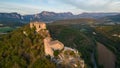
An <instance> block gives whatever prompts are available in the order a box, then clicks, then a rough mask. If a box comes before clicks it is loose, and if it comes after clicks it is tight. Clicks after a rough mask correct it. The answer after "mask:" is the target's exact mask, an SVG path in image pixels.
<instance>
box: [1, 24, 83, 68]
mask: <svg viewBox="0 0 120 68" xmlns="http://www.w3.org/2000/svg"><path fill="white" fill-rule="evenodd" d="M65 46H66V45H65ZM65 46H64V44H63V43H62V42H60V41H58V40H53V39H52V37H50V34H49V31H48V30H47V29H46V25H45V23H41V22H32V23H30V24H29V25H26V26H24V27H21V28H18V29H17V30H14V31H13V32H10V33H9V34H6V35H1V36H0V67H2V68H26V67H27V68H68V67H69V68H76V67H78V68H79V67H81V68H84V67H85V63H84V60H83V59H82V58H81V55H80V52H78V51H77V50H76V49H72V48H70V47H65Z"/></svg>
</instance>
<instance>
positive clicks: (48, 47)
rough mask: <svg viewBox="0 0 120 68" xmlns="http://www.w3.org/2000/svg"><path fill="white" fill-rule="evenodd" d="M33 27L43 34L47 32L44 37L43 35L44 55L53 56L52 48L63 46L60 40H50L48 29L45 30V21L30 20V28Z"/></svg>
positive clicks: (61, 47)
mask: <svg viewBox="0 0 120 68" xmlns="http://www.w3.org/2000/svg"><path fill="white" fill-rule="evenodd" d="M34 27H35V29H36V32H38V33H40V31H43V32H44V33H45V34H47V35H46V37H44V52H45V55H50V56H51V57H54V50H62V49H63V48H64V45H63V44H62V43H61V42H60V41H58V40H52V38H51V37H50V34H49V32H48V30H46V24H45V23H43V22H31V23H30V28H34ZM40 34H41V33H40Z"/></svg>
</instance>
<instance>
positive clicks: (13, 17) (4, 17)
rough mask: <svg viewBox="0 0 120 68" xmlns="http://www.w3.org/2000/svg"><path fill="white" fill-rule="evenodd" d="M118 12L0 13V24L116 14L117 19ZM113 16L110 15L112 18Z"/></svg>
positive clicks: (102, 16)
mask: <svg viewBox="0 0 120 68" xmlns="http://www.w3.org/2000/svg"><path fill="white" fill-rule="evenodd" d="M119 14H120V13H102V12H101V13H81V14H78V15H74V14H72V13H71V12H65V13H55V12H48V11H43V12H41V13H37V14H31V15H21V14H18V13H0V24H6V23H7V24H9V23H12V24H20V25H21V24H22V23H29V22H30V21H43V22H53V21H56V20H64V19H79V18H94V19H99V18H104V19H106V17H107V19H108V18H110V19H111V16H115V17H116V15H117V18H115V19H118V18H120V16H119ZM113 18H114V17H112V19H113Z"/></svg>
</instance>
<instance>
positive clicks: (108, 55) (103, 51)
mask: <svg viewBox="0 0 120 68" xmlns="http://www.w3.org/2000/svg"><path fill="white" fill-rule="evenodd" d="M97 45H98V46H97V49H98V62H99V64H101V65H103V66H104V68H115V55H114V53H112V52H111V51H110V50H109V49H107V48H106V47H105V46H104V45H103V44H100V43H97Z"/></svg>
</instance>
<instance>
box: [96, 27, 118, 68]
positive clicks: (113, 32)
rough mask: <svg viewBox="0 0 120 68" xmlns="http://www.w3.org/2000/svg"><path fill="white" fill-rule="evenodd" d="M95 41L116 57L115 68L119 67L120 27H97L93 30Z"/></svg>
mask: <svg viewBox="0 0 120 68" xmlns="http://www.w3.org/2000/svg"><path fill="white" fill-rule="evenodd" d="M95 31H96V32H97V35H95V38H96V40H97V41H99V42H101V43H102V44H104V45H105V46H106V47H107V48H109V49H110V50H111V51H112V52H113V53H114V54H115V55H116V68H119V67H120V47H119V44H120V25H113V26H97V27H96V28H95Z"/></svg>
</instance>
